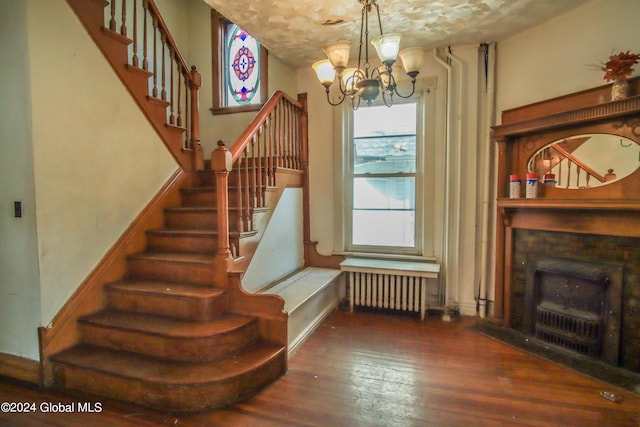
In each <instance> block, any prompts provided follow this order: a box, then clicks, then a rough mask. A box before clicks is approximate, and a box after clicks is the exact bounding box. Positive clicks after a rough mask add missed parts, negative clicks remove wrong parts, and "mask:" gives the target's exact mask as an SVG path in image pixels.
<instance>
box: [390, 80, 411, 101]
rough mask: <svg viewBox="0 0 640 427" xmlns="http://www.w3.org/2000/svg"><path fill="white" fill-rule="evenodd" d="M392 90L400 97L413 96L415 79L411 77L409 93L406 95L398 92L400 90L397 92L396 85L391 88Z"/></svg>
mask: <svg viewBox="0 0 640 427" xmlns="http://www.w3.org/2000/svg"><path fill="white" fill-rule="evenodd" d="M393 91H394V92H395V93H396V95H398V96H399V97H400V98H405V99H406V98H411V97H412V96H413V94H414V93H416V79H411V93H410V94H408V95H402V94H400V92H398V87H397V86H395V87H394V88H393Z"/></svg>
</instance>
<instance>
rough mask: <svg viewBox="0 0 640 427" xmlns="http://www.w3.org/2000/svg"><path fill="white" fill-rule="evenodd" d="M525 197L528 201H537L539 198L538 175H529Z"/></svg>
mask: <svg viewBox="0 0 640 427" xmlns="http://www.w3.org/2000/svg"><path fill="white" fill-rule="evenodd" d="M525 195H526V197H527V199H536V198H537V197H538V174H537V173H528V174H527V179H526V182H525Z"/></svg>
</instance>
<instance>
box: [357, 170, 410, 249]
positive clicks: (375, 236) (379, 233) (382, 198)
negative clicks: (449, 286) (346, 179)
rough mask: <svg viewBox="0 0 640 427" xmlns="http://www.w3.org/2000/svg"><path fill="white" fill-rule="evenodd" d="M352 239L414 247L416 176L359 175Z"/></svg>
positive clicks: (361, 242) (379, 244)
mask: <svg viewBox="0 0 640 427" xmlns="http://www.w3.org/2000/svg"><path fill="white" fill-rule="evenodd" d="M352 230H353V235H352V243H353V244H354V245H374V246H402V247H413V246H414V237H415V178H414V177H397V178H395V177H390V178H369V177H367V178H355V179H354V185H353V216H352Z"/></svg>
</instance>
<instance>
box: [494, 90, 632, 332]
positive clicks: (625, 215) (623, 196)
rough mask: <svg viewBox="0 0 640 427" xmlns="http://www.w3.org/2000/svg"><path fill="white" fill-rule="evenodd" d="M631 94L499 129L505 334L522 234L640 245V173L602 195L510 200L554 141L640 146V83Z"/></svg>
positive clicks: (576, 101) (538, 108) (566, 104)
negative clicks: (611, 138)
mask: <svg viewBox="0 0 640 427" xmlns="http://www.w3.org/2000/svg"><path fill="white" fill-rule="evenodd" d="M630 87H631V95H632V96H631V97H629V98H627V99H624V100H621V101H614V102H609V101H607V100H608V99H609V96H610V95H609V91H610V86H609V85H605V86H600V87H597V88H593V89H589V90H586V91H582V92H578V93H574V94H569V95H566V96H562V97H558V98H553V99H550V100H545V101H542V102H538V103H535V104H530V105H526V106H523V107H519V108H515V109H512V110H507V111H504V112H503V114H502V124H501V125H498V126H495V127H493V128H492V131H493V139H494V140H495V142H496V143H497V146H498V173H497V179H498V190H497V225H496V275H495V304H494V310H493V318H494V320H496V321H497V322H499V323H501V324H503V325H504V326H507V327H510V326H511V324H510V323H511V318H510V316H511V287H512V267H513V262H515V260H514V259H513V257H514V233H515V230H517V229H525V230H538V231H545V232H547V231H549V232H559V233H573V234H578V235H584V234H589V235H601V236H617V237H634V238H640V169H636V170H635V172H633V173H631V174H630V175H628V176H626V177H624V178H621V179H618V180H617V181H615V182H611V183H607V184H606V185H601V186H598V187H589V188H580V189H578V188H575V189H564V188H555V187H552V188H547V187H544V194H543V195H541V196H540V197H539V198H535V199H527V198H515V199H512V198H509V179H508V178H509V175H510V174H518V175H520V176H521V177H524V176H525V174H526V173H527V172H528V164H529V159H530V158H531V156H532V155H533V154H534V153H535V152H537V151H538V150H540V149H541V148H543V147H545V146H546V145H548V144H549V143H551V142H552V141H556V140H559V139H562V138H568V137H570V136H572V135H583V134H587V133H601V134H613V135H616V136H620V137H624V138H627V139H630V140H632V141H635V142H636V143H638V144H640V79H638V78H636V79H631V80H630ZM639 162H640V159H639ZM539 185H540V186H541V184H539ZM518 262H520V260H518Z"/></svg>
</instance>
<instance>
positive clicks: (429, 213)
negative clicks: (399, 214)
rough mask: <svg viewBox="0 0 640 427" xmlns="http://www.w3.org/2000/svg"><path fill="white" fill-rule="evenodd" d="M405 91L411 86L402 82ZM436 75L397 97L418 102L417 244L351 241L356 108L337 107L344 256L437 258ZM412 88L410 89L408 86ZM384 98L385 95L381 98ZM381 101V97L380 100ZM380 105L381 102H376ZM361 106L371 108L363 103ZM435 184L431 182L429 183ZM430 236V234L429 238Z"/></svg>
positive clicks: (338, 236) (339, 239) (338, 234)
mask: <svg viewBox="0 0 640 427" xmlns="http://www.w3.org/2000/svg"><path fill="white" fill-rule="evenodd" d="M399 85H400V88H399V90H400V91H401V93H403V92H407V88H406V87H405V88H403V87H402V83H400V84H399ZM432 89H435V78H431V79H428V80H427V79H420V80H418V83H417V88H416V93H415V94H414V95H413V96H412V97H411V98H408V99H402V98H398V97H395V98H394V104H399V103H403V102H416V103H417V108H416V114H417V118H416V119H417V120H416V182H415V189H416V199H415V231H414V232H415V242H414V247H411V248H409V247H390V246H365V245H353V244H351V238H352V229H351V220H352V211H353V171H352V170H351V169H352V167H353V160H354V159H353V153H354V150H353V109H352V108H351V105H350V104H349V102H348V101H345V102H344V104H343V105H342V106H341V107H339V108H335V110H334V123H335V124H336V127H335V132H334V143H335V146H334V165H335V176H334V188H335V192H334V194H335V206H336V209H335V216H334V224H335V225H336V227H335V228H334V230H335V235H334V243H335V248H334V252H335V253H337V254H343V255H359V254H362V255H366V256H384V257H400V258H406V259H415V258H420V259H423V258H424V259H429V260H432V259H433V253H434V251H433V247H434V242H433V238H432V236H433V232H434V230H433V216H434V207H433V204H432V203H427V200H433V198H434V197H433V196H434V189H435V186H434V185H433V178H434V176H433V154H434V149H433V147H434V142H433V138H434V132H433V129H434V123H435V119H434V114H433V112H434V107H435V103H434V96H433V95H432V92H433V90H432ZM408 90H410V88H409V89H408ZM379 98H381V97H379ZM378 102H379V103H380V104H381V103H382V101H381V99H379V100H378ZM376 105H377V104H376ZM360 108H367V107H366V106H365V105H363V104H361V106H360ZM426 183H431V185H425V184H426ZM425 236H426V237H425Z"/></svg>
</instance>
